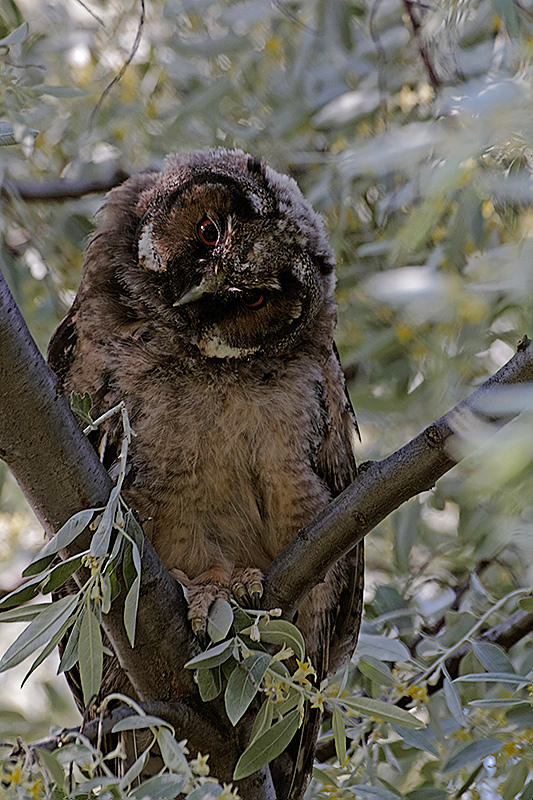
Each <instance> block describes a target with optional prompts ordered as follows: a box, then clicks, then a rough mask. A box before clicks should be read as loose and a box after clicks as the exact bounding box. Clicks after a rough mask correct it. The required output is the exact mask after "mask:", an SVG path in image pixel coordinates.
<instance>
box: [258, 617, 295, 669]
mask: <svg viewBox="0 0 533 800" xmlns="http://www.w3.org/2000/svg"><path fill="white" fill-rule="evenodd" d="M259 631H260V634H261V641H262V642H267V643H268V644H279V645H282V646H285V647H292V649H293V650H294V654H295V656H296V658H298V659H299V660H300V661H303V659H304V657H305V643H304V638H303V636H302V634H301V633H300V631H299V630H298V628H297V627H296V625H293V624H292V622H288V621H287V620H285V619H271V620H268V621H261V622H260V623H259ZM245 632H246V631H243V633H245Z"/></svg>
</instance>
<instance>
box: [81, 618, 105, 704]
mask: <svg viewBox="0 0 533 800" xmlns="http://www.w3.org/2000/svg"><path fill="white" fill-rule="evenodd" d="M78 657H79V664H80V677H81V687H82V690H83V700H84V702H85V704H87V703H89V701H90V699H91V698H92V697H93V696H94V695H95V694H98V692H99V690H100V684H101V683H102V666H103V659H104V652H103V647H102V632H101V630H100V624H99V622H98V620H97V618H96V615H95V613H94V611H93V610H92V608H88V609H87V611H86V612H85V615H84V617H83V619H82V622H81V628H80V638H79V643H78Z"/></svg>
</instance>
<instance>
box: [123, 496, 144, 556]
mask: <svg viewBox="0 0 533 800" xmlns="http://www.w3.org/2000/svg"><path fill="white" fill-rule="evenodd" d="M124 529H125V531H126V533H127V534H128V536H131V538H132V539H133V541H134V542H135V544H136V545H137V549H138V550H139V553H140V554H141V556H142V554H143V545H144V533H143V529H142V528H141V526H140V525H139V523H138V522H137V518H136V516H135V512H134V511H133V509H131V508H128V510H127V511H126V513H125V514H124Z"/></svg>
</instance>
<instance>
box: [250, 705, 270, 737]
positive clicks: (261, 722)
mask: <svg viewBox="0 0 533 800" xmlns="http://www.w3.org/2000/svg"><path fill="white" fill-rule="evenodd" d="M273 718H274V704H273V703H271V702H270V701H269V700H264V701H263V703H262V705H261V708H260V709H259V711H258V714H257V716H256V718H255V719H254V724H253V725H252V732H251V734H250V744H252V742H254V741H255V740H256V739H257V737H258V736H261V734H262V733H264V732H265V731H267V730H268V729H269V728H270V726H271V725H272V720H273Z"/></svg>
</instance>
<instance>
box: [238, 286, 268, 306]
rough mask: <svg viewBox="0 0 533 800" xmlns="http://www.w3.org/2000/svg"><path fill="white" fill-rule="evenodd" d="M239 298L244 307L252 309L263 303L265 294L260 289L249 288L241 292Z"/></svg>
mask: <svg viewBox="0 0 533 800" xmlns="http://www.w3.org/2000/svg"><path fill="white" fill-rule="evenodd" d="M239 299H240V301H241V304H242V305H243V306H244V307H245V308H251V309H253V310H254V311H255V309H256V308H261V307H262V306H264V305H265V295H264V294H263V292H262V291H261V289H249V290H248V291H246V292H243V293H242V294H241V296H240V298H239Z"/></svg>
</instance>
